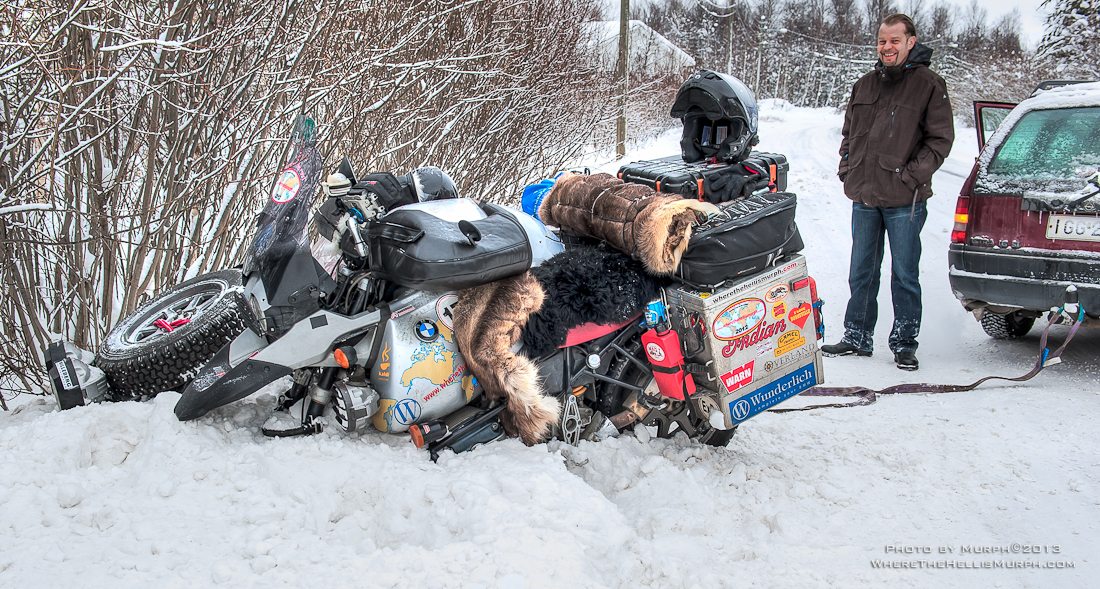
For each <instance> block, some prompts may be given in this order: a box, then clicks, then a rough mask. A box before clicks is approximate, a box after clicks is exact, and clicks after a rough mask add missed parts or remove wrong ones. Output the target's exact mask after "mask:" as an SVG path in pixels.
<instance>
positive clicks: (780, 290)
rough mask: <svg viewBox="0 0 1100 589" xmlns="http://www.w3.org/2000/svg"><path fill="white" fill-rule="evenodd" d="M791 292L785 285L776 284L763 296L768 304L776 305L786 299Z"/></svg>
mask: <svg viewBox="0 0 1100 589" xmlns="http://www.w3.org/2000/svg"><path fill="white" fill-rule="evenodd" d="M789 292H791V288H790V287H789V286H787V285H786V284H777V285H775V286H773V287H771V288H770V289H769V290H768V294H766V295H764V300H765V301H767V302H769V303H778V302H779V301H782V300H783V299H785V298H787V293H789Z"/></svg>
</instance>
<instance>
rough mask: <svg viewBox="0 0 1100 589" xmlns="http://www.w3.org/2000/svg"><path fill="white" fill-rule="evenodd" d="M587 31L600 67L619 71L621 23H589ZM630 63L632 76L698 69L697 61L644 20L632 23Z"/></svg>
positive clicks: (608, 70)
mask: <svg viewBox="0 0 1100 589" xmlns="http://www.w3.org/2000/svg"><path fill="white" fill-rule="evenodd" d="M586 29H587V30H588V31H589V33H590V34H591V35H592V37H593V42H594V43H595V44H596V49H597V52H598V54H599V61H600V67H601V68H602V69H603V70H604V71H607V72H614V71H617V68H618V59H619V29H620V21H617V20H613V21H595V22H591V23H587V25H586ZM629 62H630V69H631V71H632V72H636V73H644V74H646V75H650V76H653V75H659V74H663V73H668V72H678V71H679V70H682V69H684V68H694V67H695V58H694V57H692V56H691V55H689V54H688V53H687V52H685V51H684V50H683V49H680V48H679V47H677V46H676V44H675V43H673V42H672V41H669V40H668V39H666V38H665V37H664V36H662V35H661V34H660V33H658V32H657V31H654V30H653V29H651V28H649V26H647V25H646V24H645V23H644V22H642V21H640V20H631V21H630V60H629Z"/></svg>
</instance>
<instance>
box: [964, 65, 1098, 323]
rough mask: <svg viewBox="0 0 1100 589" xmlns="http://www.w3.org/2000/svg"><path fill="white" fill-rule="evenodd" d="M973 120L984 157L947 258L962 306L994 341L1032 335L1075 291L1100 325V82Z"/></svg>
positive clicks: (1071, 85) (1037, 95)
mask: <svg viewBox="0 0 1100 589" xmlns="http://www.w3.org/2000/svg"><path fill="white" fill-rule="evenodd" d="M974 113H975V119H976V121H977V125H976V127H977V130H978V144H979V147H980V149H981V151H980V155H979V156H978V159H977V161H976V162H975V164H974V169H973V170H972V171H971V172H970V177H969V178H967V180H966V182H965V183H964V184H963V187H962V191H961V193H960V195H959V200H958V203H957V204H956V206H955V227H954V230H953V231H952V232H951V245H950V249H949V251H948V262H949V264H950V275H949V277H950V282H951V289H952V291H954V293H955V297H956V298H958V299H959V301H961V302H962V304H963V306H964V307H966V309H967V310H968V311H973V312H974V314H975V316H976V317H977V318H978V320H979V321H980V322H981V324H982V328H984V329H985V331H986V333H988V334H989V335H990V336H992V337H995V338H1017V337H1020V336H1022V335H1024V334H1026V333H1027V332H1028V330H1030V329H1031V327H1032V325H1034V323H1035V318H1037V317H1039V316H1041V315H1042V314H1043V313H1044V312H1046V311H1049V310H1050V309H1051V307H1059V306H1061V305H1062V304H1063V302H1064V301H1065V295H1066V289H1067V288H1068V287H1069V286H1070V285H1073V286H1075V287H1076V289H1077V292H1078V295H1079V297H1080V302H1081V305H1082V307H1083V308H1084V311H1085V313H1086V314H1087V315H1088V317H1089V318H1090V319H1092V320H1095V319H1097V318H1098V317H1100V174H1098V170H1100V82H1044V83H1043V84H1040V85H1039V87H1038V88H1036V90H1035V92H1034V93H1033V94H1032V95H1031V97H1030V98H1028V99H1027V100H1025V101H1023V102H1021V103H1020V104H1019V105H1013V104H1006V103H997V102H976V103H975V104H974ZM1090 322H1091V321H1090Z"/></svg>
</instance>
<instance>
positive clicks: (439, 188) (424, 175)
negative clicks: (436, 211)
mask: <svg viewBox="0 0 1100 589" xmlns="http://www.w3.org/2000/svg"><path fill="white" fill-rule="evenodd" d="M407 177H408V179H409V184H411V185H412V187H413V191H414V192H415V193H416V198H417V200H419V201H420V202H428V201H430V200H443V199H450V198H459V195H458V187H457V186H455V183H454V180H451V177H450V176H448V175H447V173H446V172H444V171H443V170H440V169H439V168H436V167H433V166H426V167H423V168H417V169H415V170H413V171H411V172H409V173H408V176H407Z"/></svg>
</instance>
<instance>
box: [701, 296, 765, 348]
mask: <svg viewBox="0 0 1100 589" xmlns="http://www.w3.org/2000/svg"><path fill="white" fill-rule="evenodd" d="M767 312H768V307H767V305H765V304H764V301H762V300H760V299H742V300H740V301H737V302H736V303H733V304H732V305H730V306H728V307H726V308H725V309H724V310H723V311H722V312H721V313H719V314H718V316H717V317H715V318H714V323H713V324H712V325H711V327H712V329H711V334H712V335H714V337H716V338H718V339H720V340H727V341H728V340H735V339H737V338H739V337H741V336H743V335H745V334H746V333H748V332H750V331H752V329H753V328H754V327H756V326H758V325H760V322H762V321H763V320H764V315H765V314H766V313H767Z"/></svg>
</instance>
